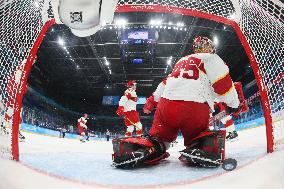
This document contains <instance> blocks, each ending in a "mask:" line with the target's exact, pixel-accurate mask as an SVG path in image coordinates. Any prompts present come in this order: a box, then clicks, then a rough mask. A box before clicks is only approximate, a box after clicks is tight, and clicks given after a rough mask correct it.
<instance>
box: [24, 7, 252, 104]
mask: <svg viewBox="0 0 284 189" xmlns="http://www.w3.org/2000/svg"><path fill="white" fill-rule="evenodd" d="M121 20H125V21H127V25H125V26H124V27H122V26H121V25H116V24H113V25H106V26H105V27H104V28H103V29H101V30H100V31H99V32H97V33H96V34H95V35H92V36H90V37H85V38H79V37H76V36H74V35H73V34H72V33H71V31H70V29H68V28H67V27H66V26H64V25H54V26H52V27H51V28H50V29H49V31H48V33H47V34H46V36H45V38H44V40H43V42H42V44H41V46H40V48H39V51H38V54H37V61H36V63H35V65H34V66H33V68H32V71H31V73H30V76H29V85H30V86H31V87H32V88H34V89H36V90H38V91H39V92H41V93H43V94H44V95H46V96H48V97H50V98H52V99H54V100H56V101H57V102H59V103H61V104H63V105H65V106H68V107H73V109H74V108H75V109H76V108H78V109H81V108H82V106H84V107H86V106H90V107H91V106H92V107H94V106H99V105H101V102H102V96H103V95H121V94H122V93H123V91H124V90H125V84H126V82H127V81H128V80H136V81H137V82H138V89H137V93H138V95H139V96H149V95H150V94H151V93H152V92H153V91H154V90H155V88H156V87H157V85H158V84H159V83H160V82H161V81H162V79H163V78H164V77H166V76H167V75H168V74H169V73H170V72H171V69H172V67H173V66H174V63H175V62H176V61H177V60H178V59H180V58H181V57H183V56H185V55H188V54H191V53H192V49H191V46H192V41H193V39H194V38H195V37H196V36H199V35H203V36H208V37H210V38H211V39H214V41H215V42H216V43H217V46H216V53H217V54H218V55H219V56H220V57H221V58H222V59H223V60H224V61H225V62H226V63H227V65H228V66H229V67H230V71H231V76H232V78H233V80H234V81H242V82H243V83H248V82H250V81H252V80H253V74H252V72H251V69H250V67H249V62H248V58H247V56H246V54H245V51H244V49H243V47H242V45H241V43H240V41H239V39H238V37H237V36H236V33H235V32H234V30H233V29H232V28H231V27H230V26H228V25H224V24H221V23H217V22H214V21H210V20H206V19H200V18H196V17H190V16H182V15H176V14H163V13H141V12H137V13H116V15H115V23H118V22H119V21H121ZM153 21H156V23H155V22H153ZM149 23H151V24H149ZM128 28H151V29H153V30H154V31H155V37H156V39H157V40H156V43H151V44H136V45H122V44H121V39H122V35H123V31H125V30H126V29H128ZM125 49H127V51H129V52H130V53H128V55H129V57H128V58H125ZM123 50H124V51H123ZM149 52H150V53H149ZM133 58H141V59H144V62H143V63H142V64H133V63H132V62H131V60H132V59H133Z"/></svg>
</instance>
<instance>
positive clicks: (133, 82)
mask: <svg viewBox="0 0 284 189" xmlns="http://www.w3.org/2000/svg"><path fill="white" fill-rule="evenodd" d="M136 85H137V83H136V81H134V80H130V81H128V82H127V88H131V87H134V86H135V87H136Z"/></svg>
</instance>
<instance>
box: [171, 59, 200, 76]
mask: <svg viewBox="0 0 284 189" xmlns="http://www.w3.org/2000/svg"><path fill="white" fill-rule="evenodd" d="M171 76H172V77H175V78H181V77H182V78H185V79H194V80H197V79H198V78H199V70H198V68H197V66H196V64H195V62H194V60H183V61H181V62H178V63H177V64H176V65H175V67H174V70H173V72H172V74H171Z"/></svg>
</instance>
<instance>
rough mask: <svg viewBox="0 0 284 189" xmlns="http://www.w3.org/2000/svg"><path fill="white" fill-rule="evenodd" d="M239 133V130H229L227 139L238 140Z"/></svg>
mask: <svg viewBox="0 0 284 189" xmlns="http://www.w3.org/2000/svg"><path fill="white" fill-rule="evenodd" d="M238 136H239V135H238V133H237V131H232V132H229V134H228V135H227V136H226V141H230V142H234V141H236V140H238Z"/></svg>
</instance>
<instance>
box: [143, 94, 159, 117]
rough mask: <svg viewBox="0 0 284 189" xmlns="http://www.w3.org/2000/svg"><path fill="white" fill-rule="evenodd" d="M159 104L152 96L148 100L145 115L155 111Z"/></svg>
mask: <svg viewBox="0 0 284 189" xmlns="http://www.w3.org/2000/svg"><path fill="white" fill-rule="evenodd" d="M157 104H158V103H157V102H155V100H154V96H153V95H152V96H150V97H149V98H147V101H146V103H145V105H144V108H143V111H144V113H145V114H149V113H151V112H152V111H153V109H154V107H155V106H157Z"/></svg>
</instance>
